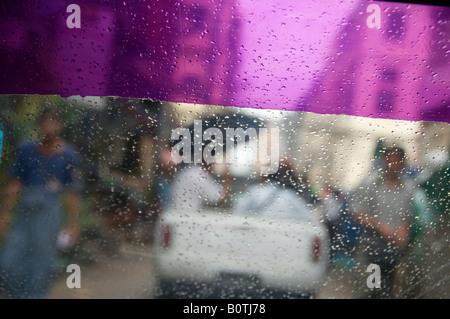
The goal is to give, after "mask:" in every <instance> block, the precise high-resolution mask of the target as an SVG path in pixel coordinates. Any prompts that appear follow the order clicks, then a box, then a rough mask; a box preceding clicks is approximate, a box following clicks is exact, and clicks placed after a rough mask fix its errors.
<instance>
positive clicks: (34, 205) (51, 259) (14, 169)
mask: <svg viewBox="0 0 450 319" xmlns="http://www.w3.org/2000/svg"><path fill="white" fill-rule="evenodd" d="M38 127H39V129H40V131H41V133H42V138H41V140H40V141H39V142H30V141H27V142H24V143H22V144H21V145H20V146H19V148H18V150H17V151H16V154H15V157H14V158H13V160H12V163H11V165H10V167H9V178H10V180H9V181H8V184H7V186H6V190H5V193H4V195H5V196H4V199H3V205H2V206H1V210H0V236H2V237H5V240H4V243H3V247H1V251H0V291H2V292H3V293H4V294H6V295H7V296H8V297H11V298H43V297H45V294H46V292H47V289H48V288H49V285H50V283H51V277H52V272H53V266H54V265H55V262H56V259H57V257H58V248H57V238H58V235H59V234H60V231H61V227H62V222H63V220H64V218H63V217H64V216H63V203H62V202H61V195H65V199H66V202H65V204H66V209H67V212H68V218H67V221H68V225H67V228H66V237H67V236H68V237H69V238H70V239H71V240H72V242H73V241H75V240H76V239H77V237H78V233H79V232H78V217H77V214H78V209H79V202H80V200H79V194H78V191H77V186H76V182H75V177H74V171H75V169H76V168H77V165H78V164H77V162H78V160H77V154H76V151H75V149H74V147H73V146H72V145H70V144H69V143H67V142H66V141H65V140H63V139H62V138H61V137H60V133H61V131H62V129H63V120H62V118H61V117H60V116H59V115H58V114H57V113H55V112H54V111H52V110H51V109H46V110H45V111H44V112H43V113H42V116H41V117H40V119H39V120H38ZM16 203H18V205H17V207H16ZM15 208H16V209H15ZM13 211H15V215H14V219H13V218H12V216H13Z"/></svg>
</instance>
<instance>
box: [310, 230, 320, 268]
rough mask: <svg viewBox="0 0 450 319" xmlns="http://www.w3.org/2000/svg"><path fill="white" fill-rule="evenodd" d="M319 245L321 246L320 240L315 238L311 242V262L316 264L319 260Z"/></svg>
mask: <svg viewBox="0 0 450 319" xmlns="http://www.w3.org/2000/svg"><path fill="white" fill-rule="evenodd" d="M320 245H321V242H320V238H319V237H317V236H315V237H314V239H313V241H312V260H313V261H314V262H317V261H319V259H320V248H321V247H320Z"/></svg>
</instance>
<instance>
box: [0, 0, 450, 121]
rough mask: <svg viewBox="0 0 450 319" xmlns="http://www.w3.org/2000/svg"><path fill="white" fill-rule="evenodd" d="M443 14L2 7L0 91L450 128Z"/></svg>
mask: <svg viewBox="0 0 450 319" xmlns="http://www.w3.org/2000/svg"><path fill="white" fill-rule="evenodd" d="M449 19H450V9H449V8H445V7H439V6H426V5H413V4H405V3H394V2H380V1H352V0H346V1H298V0H271V1H265V2H264V3H261V1H256V0H228V1H224V0H184V1H175V0H160V1H156V0H151V1H150V0H145V1H123V0H122V1H102V0H96V1H94V0H91V1H77V0H70V1H65V0H59V1H55V0H42V1H31V0H29V1H25V0H23V1H11V0H4V1H2V3H1V4H0V67H1V72H0V94H58V95H61V96H71V95H81V96H122V97H133V98H150V99H153V100H161V101H172V102H189V103H199V104H213V105H224V106H236V107H251V108H270V109H279V110H292V111H308V112H315V113H323V114H348V115H356V116H364V117H374V118H389V119H401V120H410V121H421V120H423V121H441V122H449V123H450V97H449V92H450V90H449V80H450V79H449V74H450V70H449V64H450V63H449V62H450V58H449V40H450V35H449V30H448V27H446V26H447V25H448V22H449Z"/></svg>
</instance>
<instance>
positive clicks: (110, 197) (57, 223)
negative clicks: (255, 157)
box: [0, 108, 450, 298]
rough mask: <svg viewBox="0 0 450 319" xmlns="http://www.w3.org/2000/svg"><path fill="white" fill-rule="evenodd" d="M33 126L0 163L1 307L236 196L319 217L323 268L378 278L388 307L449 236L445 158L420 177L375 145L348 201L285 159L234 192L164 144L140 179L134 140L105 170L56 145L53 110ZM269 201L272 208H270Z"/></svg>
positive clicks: (246, 206) (253, 204)
mask: <svg viewBox="0 0 450 319" xmlns="http://www.w3.org/2000/svg"><path fill="white" fill-rule="evenodd" d="M36 127H37V131H38V135H37V136H36V138H34V139H32V140H21V141H20V143H19V144H18V145H14V146H12V145H9V146H8V147H9V150H10V154H9V156H7V157H6V158H7V159H6V160H5V163H2V165H3V166H2V167H3V168H4V169H5V172H6V174H5V176H6V177H5V183H4V185H2V186H4V187H3V191H2V195H3V196H2V199H1V200H2V205H1V206H0V237H1V248H0V291H1V292H2V293H3V294H4V295H6V296H9V297H13V298H14V297H17V298H41V297H44V296H45V294H46V292H47V290H48V287H49V285H50V284H51V280H52V278H53V274H54V268H55V265H56V264H57V263H58V260H59V259H60V258H61V254H67V253H70V254H77V253H79V247H80V245H82V244H83V243H84V242H86V241H88V240H92V241H95V242H96V243H97V244H98V245H99V246H100V249H101V250H102V251H103V252H105V253H106V254H110V255H112V254H115V253H116V252H117V249H118V248H119V247H120V245H121V243H123V242H126V241H134V242H142V243H146V244H151V242H152V236H153V227H154V225H155V221H156V219H157V218H158V216H159V215H160V214H161V213H162V212H164V211H165V210H168V209H177V210H201V209H202V208H203V207H204V206H206V205H222V206H224V207H228V208H229V207H230V206H231V205H232V198H233V194H236V193H240V194H241V195H242V194H247V195H248V196H247V201H241V202H240V203H239V205H240V206H239V207H237V210H241V211H245V212H251V211H255V212H257V211H258V210H259V208H258V207H259V206H265V207H267V206H270V207H271V210H272V211H274V212H275V211H276V212H282V213H283V214H284V213H285V214H294V215H295V214H298V215H300V214H306V215H307V214H308V211H310V210H311V209H315V210H316V211H319V212H320V213H319V215H318V216H316V217H317V218H319V219H320V220H321V221H322V222H323V223H324V224H325V225H326V227H327V229H328V232H329V238H330V256H329V257H330V267H340V268H347V269H352V268H354V267H356V266H357V265H361V263H365V264H369V263H374V264H377V265H379V266H380V267H381V269H382V276H383V278H385V279H386V281H385V282H386V283H387V284H386V285H383V287H382V289H379V290H374V291H373V294H372V295H370V296H369V297H382V298H389V297H392V296H394V289H397V290H396V291H397V293H398V294H399V295H397V296H403V297H411V296H417V295H418V294H420V291H421V289H423V288H421V287H422V286H421V282H422V279H423V278H424V276H425V275H426V274H427V273H428V272H429V271H430V267H432V266H433V265H432V263H431V262H429V261H428V259H430V258H431V257H430V249H431V250H432V249H434V251H436V249H437V248H436V245H437V244H436V243H439V240H441V241H442V240H443V242H444V245H445V240H446V238H447V237H446V236H448V212H449V205H450V200H449V193H450V191H449V186H448V185H449V175H450V172H449V169H450V168H449V167H450V160H449V158H448V156H447V157H446V159H445V160H444V161H443V163H442V165H441V166H440V167H438V168H437V169H436V170H434V171H426V172H425V171H420V169H419V168H418V167H411V166H408V165H407V162H406V156H407V154H405V151H404V150H403V149H402V148H401V147H398V146H395V145H394V146H392V145H384V144H383V143H378V144H377V147H376V149H375V150H374V156H373V162H374V165H373V169H372V170H371V171H370V172H369V173H368V174H367V175H366V176H364V178H363V179H362V180H361V182H360V185H359V187H357V188H356V189H354V190H352V191H351V192H347V191H343V190H340V189H339V188H336V187H335V186H334V185H320V187H315V186H314V185H311V182H310V181H309V180H308V177H307V175H305V174H298V173H297V172H296V170H295V161H294V160H293V159H284V160H282V161H281V162H280V167H279V170H278V172H277V173H275V174H271V175H269V176H258V177H253V178H248V179H246V180H245V183H244V187H242V181H239V183H237V182H236V181H237V180H238V179H237V178H236V177H234V176H232V173H231V172H230V170H228V169H225V170H223V171H222V172H221V173H219V174H218V173H217V171H216V170H215V167H214V165H211V164H206V163H203V164H199V165H188V164H183V165H176V164H175V163H174V162H173V161H172V154H171V148H170V143H167V141H162V143H160V144H156V146H155V147H154V149H155V151H154V152H153V153H146V154H147V155H148V154H152V155H151V161H153V163H154V168H155V169H154V174H153V175H151V176H149V175H147V174H146V173H144V163H143V162H142V154H143V152H145V144H144V142H143V141H144V139H145V136H144V134H142V131H140V130H139V129H137V130H136V129H135V130H133V131H129V132H128V133H127V135H126V138H125V143H123V144H122V145H123V147H122V149H121V152H119V154H120V156H119V160H114V161H113V160H112V157H114V156H115V155H113V154H115V153H114V150H111V149H109V150H108V151H105V152H104V153H100V154H99V156H98V157H102V158H103V160H104V161H103V162H107V163H108V162H109V163H110V165H109V167H107V168H105V167H102V165H101V164H99V163H101V161H97V162H89V161H87V159H86V158H85V157H86V155H85V154H83V153H82V152H79V150H78V149H77V146H75V145H74V144H72V142H71V141H68V140H66V138H64V137H63V136H64V134H63V132H64V130H65V121H64V119H63V117H62V116H61V114H60V112H57V111H56V110H55V109H53V108H46V109H45V110H43V111H42V112H40V114H39V116H38V117H37V121H36ZM7 133H8V132H6V134H7ZM155 136H157V134H155ZM8 147H7V150H8ZM105 172H106V173H105ZM236 184H239V185H236ZM238 189H239V191H237V190H238ZM280 190H284V191H283V192H281V191H280ZM276 191H280V192H279V193H277V194H278V195H276V198H277V199H278V201H272V200H270V198H273V192H276ZM62 198H64V199H65V201H61V199H62ZM268 199H269V200H270V202H267V200H268ZM292 207H297V209H296V210H295V212H292ZM447 246H448V244H447ZM77 247H78V248H77ZM442 251H443V252H441V253H444V252H445V250H442ZM436 256H438V255H436ZM444 257H445V258H447V256H444ZM427 267H428V268H427ZM402 280H403V282H401V281H402ZM398 287H402V288H401V290H400V292H399V288H398ZM402 294H403V295H402Z"/></svg>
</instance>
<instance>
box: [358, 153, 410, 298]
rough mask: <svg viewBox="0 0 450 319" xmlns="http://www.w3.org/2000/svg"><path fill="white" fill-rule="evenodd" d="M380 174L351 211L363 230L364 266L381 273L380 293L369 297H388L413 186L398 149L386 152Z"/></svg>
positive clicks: (405, 238)
mask: <svg viewBox="0 0 450 319" xmlns="http://www.w3.org/2000/svg"><path fill="white" fill-rule="evenodd" d="M382 165H383V170H381V172H380V174H378V175H377V176H376V177H375V178H371V179H368V180H366V181H365V183H363V185H361V186H360V187H359V188H358V190H357V191H355V193H354V195H353V197H352V199H351V203H350V210H351V212H352V216H353V218H354V219H355V220H356V221H358V222H359V223H360V224H361V225H362V226H363V227H364V233H363V234H362V239H361V245H362V246H361V248H362V250H363V253H364V255H365V257H366V258H367V262H369V263H371V264H377V265H378V266H379V267H380V270H381V285H382V287H381V289H376V288H374V289H372V293H371V297H382V298H389V297H391V292H392V288H393V284H394V278H395V272H396V268H397V267H398V265H399V263H400V260H401V259H402V256H403V255H404V253H405V252H406V249H407V247H408V243H409V240H410V226H411V217H412V208H413V206H412V205H413V202H412V198H413V194H414V186H413V184H411V182H410V181H409V180H408V179H405V177H404V175H403V174H402V170H403V169H404V167H405V152H404V151H403V150H402V149H401V148H398V147H391V148H385V149H384V152H383V153H382Z"/></svg>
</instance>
